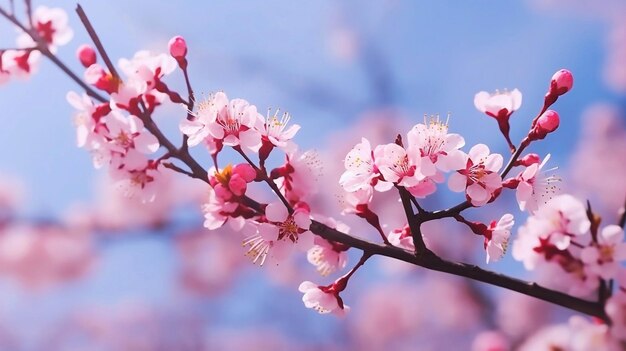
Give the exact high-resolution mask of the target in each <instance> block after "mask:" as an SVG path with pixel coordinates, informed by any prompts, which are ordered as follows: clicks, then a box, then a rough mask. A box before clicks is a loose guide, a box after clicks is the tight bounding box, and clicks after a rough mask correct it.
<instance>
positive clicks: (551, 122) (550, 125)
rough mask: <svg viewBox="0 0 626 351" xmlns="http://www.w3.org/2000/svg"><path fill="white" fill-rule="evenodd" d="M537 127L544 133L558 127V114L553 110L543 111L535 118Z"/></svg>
mask: <svg viewBox="0 0 626 351" xmlns="http://www.w3.org/2000/svg"><path fill="white" fill-rule="evenodd" d="M537 127H538V128H539V129H540V130H542V131H543V132H545V133H551V132H553V131H555V130H556V129H557V128H558V127H559V114H558V113H556V111H554V110H548V111H546V112H544V113H543V114H542V115H541V117H539V119H538V120H537Z"/></svg>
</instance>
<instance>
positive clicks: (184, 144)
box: [181, 65, 217, 169]
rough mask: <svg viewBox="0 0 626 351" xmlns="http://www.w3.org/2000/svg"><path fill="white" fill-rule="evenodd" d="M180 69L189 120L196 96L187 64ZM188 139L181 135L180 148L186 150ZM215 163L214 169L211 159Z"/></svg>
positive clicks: (191, 116)
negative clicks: (185, 92)
mask: <svg viewBox="0 0 626 351" xmlns="http://www.w3.org/2000/svg"><path fill="white" fill-rule="evenodd" d="M181 69H182V70H183V76H184V77H185V84H186V85H187V120H191V119H192V118H193V115H192V113H193V108H194V104H195V102H196V96H195V94H194V93H193V88H192V87H191V82H190V80H189V73H188V72H187V65H185V66H184V67H181ZM188 139H189V136H188V135H186V134H185V135H183V142H182V145H181V149H184V150H186V149H187V147H188V145H187V140H188ZM213 161H214V162H213V163H215V169H217V162H215V160H213Z"/></svg>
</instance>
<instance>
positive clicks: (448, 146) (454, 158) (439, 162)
mask: <svg viewBox="0 0 626 351" xmlns="http://www.w3.org/2000/svg"><path fill="white" fill-rule="evenodd" d="M407 137H408V144H409V147H411V148H413V149H416V150H419V152H420V155H421V157H422V160H421V163H420V172H421V173H422V174H423V175H425V176H427V177H432V176H434V175H435V174H436V173H437V169H439V170H442V171H444V172H447V171H450V170H452V167H453V165H454V164H458V162H459V159H462V158H463V152H462V151H460V150H459V149H460V148H461V147H463V145H465V140H464V139H463V137H462V136H460V135H459V134H452V133H448V123H447V122H446V123H443V122H441V121H440V120H439V117H437V118H434V117H431V118H430V120H429V121H426V120H425V121H424V124H421V123H420V124H416V125H415V126H414V127H413V128H412V129H411V130H410V131H409V133H408V134H407Z"/></svg>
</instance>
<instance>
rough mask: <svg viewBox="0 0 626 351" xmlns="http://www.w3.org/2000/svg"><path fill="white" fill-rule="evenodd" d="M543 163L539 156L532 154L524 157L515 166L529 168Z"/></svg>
mask: <svg viewBox="0 0 626 351" xmlns="http://www.w3.org/2000/svg"><path fill="white" fill-rule="evenodd" d="M540 161H541V159H540V158H539V155H537V154H534V153H530V154H528V155H526V156H524V157H522V158H521V159H519V160H517V161H515V166H524V167H528V166H530V165H532V164H535V163H539V162H540Z"/></svg>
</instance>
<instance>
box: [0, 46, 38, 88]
mask: <svg viewBox="0 0 626 351" xmlns="http://www.w3.org/2000/svg"><path fill="white" fill-rule="evenodd" d="M18 46H20V47H22V46H24V45H18ZM26 46H28V45H26ZM40 61H41V53H40V52H39V51H33V50H6V51H4V52H3V53H2V69H1V70H0V83H2V82H3V81H4V82H6V81H8V80H9V78H11V77H15V78H18V79H28V78H30V76H31V75H32V74H34V73H35V72H36V71H37V68H38V67H39V62H40Z"/></svg>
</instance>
